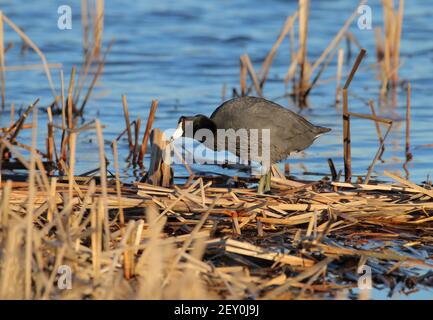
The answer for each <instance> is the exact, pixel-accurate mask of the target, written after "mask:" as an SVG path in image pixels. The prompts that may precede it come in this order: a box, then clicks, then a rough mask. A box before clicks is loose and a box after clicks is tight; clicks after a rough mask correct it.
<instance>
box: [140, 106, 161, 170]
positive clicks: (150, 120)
mask: <svg viewBox="0 0 433 320" xmlns="http://www.w3.org/2000/svg"><path fill="white" fill-rule="evenodd" d="M157 108H158V100H152V105H151V106H150V111H149V117H148V118H147V124H146V130H145V131H144V135H143V140H142V141H141V148H140V154H139V156H138V165H139V166H140V168H143V159H144V155H145V154H146V150H147V143H148V141H149V135H150V131H151V130H152V126H153V121H154V120H155V114H156V109H157Z"/></svg>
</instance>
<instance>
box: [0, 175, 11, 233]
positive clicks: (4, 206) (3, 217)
mask: <svg viewBox="0 0 433 320" xmlns="http://www.w3.org/2000/svg"><path fill="white" fill-rule="evenodd" d="M11 191H12V181H11V180H8V181H6V184H4V187H3V190H2V194H1V203H0V208H1V213H0V227H1V228H2V230H6V228H7V227H8V225H9V208H8V207H9V201H10V194H11ZM1 238H2V237H0V239H1ZM3 241H4V239H3Z"/></svg>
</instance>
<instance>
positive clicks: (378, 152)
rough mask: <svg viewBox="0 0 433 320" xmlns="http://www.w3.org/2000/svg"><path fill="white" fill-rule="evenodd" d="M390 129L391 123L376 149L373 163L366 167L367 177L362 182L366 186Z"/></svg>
mask: <svg viewBox="0 0 433 320" xmlns="http://www.w3.org/2000/svg"><path fill="white" fill-rule="evenodd" d="M391 129H392V122H391V123H390V124H389V126H388V129H387V130H386V132H385V135H384V136H383V139H382V141H381V142H380V145H379V148H378V149H377V152H376V155H375V156H374V159H373V161H372V162H371V164H370V166H369V167H368V172H367V176H366V177H365V182H364V183H365V184H368V183H369V182H370V178H371V174H372V172H373V169H374V166H375V164H376V162H377V160H379V158H380V156H381V154H382V150H383V149H384V145H385V140H386V138H387V137H388V134H389V133H390V132H391Z"/></svg>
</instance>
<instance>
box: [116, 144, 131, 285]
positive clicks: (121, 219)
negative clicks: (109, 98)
mask: <svg viewBox="0 0 433 320" xmlns="http://www.w3.org/2000/svg"><path fill="white" fill-rule="evenodd" d="M113 158H114V170H115V174H116V193H117V201H118V207H119V212H118V215H119V225H120V230H121V234H122V236H125V216H124V213H123V207H122V200H121V198H122V191H121V186H120V172H119V157H118V152H117V142H116V141H113ZM126 239H128V237H126ZM123 259H124V267H123V270H124V276H125V278H126V279H130V278H131V271H132V267H131V263H130V261H131V259H132V257H130V252H129V250H125V251H124V253H123Z"/></svg>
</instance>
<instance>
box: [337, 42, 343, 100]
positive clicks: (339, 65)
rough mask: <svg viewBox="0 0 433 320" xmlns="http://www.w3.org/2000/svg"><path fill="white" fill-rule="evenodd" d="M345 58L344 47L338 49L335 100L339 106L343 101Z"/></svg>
mask: <svg viewBox="0 0 433 320" xmlns="http://www.w3.org/2000/svg"><path fill="white" fill-rule="evenodd" d="M343 60H344V49H342V48H340V49H339V50H338V59H337V87H336V90H335V102H336V105H337V106H339V105H340V102H341V75H342V72H343Z"/></svg>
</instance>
